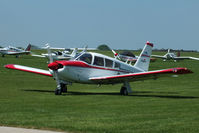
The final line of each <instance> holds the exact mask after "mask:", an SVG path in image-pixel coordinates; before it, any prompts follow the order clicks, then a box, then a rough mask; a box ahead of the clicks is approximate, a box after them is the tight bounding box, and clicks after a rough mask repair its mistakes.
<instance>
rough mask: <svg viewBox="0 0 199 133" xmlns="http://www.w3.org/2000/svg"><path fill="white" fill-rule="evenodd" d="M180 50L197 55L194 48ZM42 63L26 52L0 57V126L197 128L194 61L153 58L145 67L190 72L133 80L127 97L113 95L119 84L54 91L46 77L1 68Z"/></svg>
mask: <svg viewBox="0 0 199 133" xmlns="http://www.w3.org/2000/svg"><path fill="white" fill-rule="evenodd" d="M104 54H107V55H112V53H111V52H104ZM153 54H162V55H163V54H164V53H153ZM181 55H182V56H183V55H191V56H195V57H199V53H181ZM46 62H47V60H46V59H41V58H36V57H31V56H22V57H21V58H18V59H16V58H15V57H14V56H6V57H5V58H1V57H0V125H4V126H15V127H26V128H38V129H51V130H56V131H68V132H75V133H78V132H86V133H93V132H95V133H102V132H106V133H123V132H126V133H132V132H133V133H147V132H150V133H198V132H199V126H198V125H199V87H198V86H199V68H198V66H199V61H194V60H184V61H179V62H173V61H167V62H163V61H162V60H160V59H158V60H157V61H156V62H153V63H151V64H150V70H155V69H163V68H172V67H187V68H189V69H191V70H192V71H193V72H194V73H193V74H188V75H181V76H179V77H178V78H174V77H168V78H160V79H157V80H146V81H144V82H141V81H140V82H133V83H131V87H132V88H133V91H134V92H133V94H131V95H129V96H121V95H120V94H119V91H120V87H121V84H118V85H105V86H101V87H97V85H82V84H73V85H72V86H68V91H69V93H67V94H63V95H61V96H55V95H54V89H55V87H56V84H55V81H54V80H53V79H52V78H50V77H45V76H40V75H36V74H31V73H26V72H21V71H15V70H9V69H6V68H4V67H3V66H4V65H5V64H21V65H27V66H32V67H38V68H43V69H47V67H46V66H47V64H46Z"/></svg>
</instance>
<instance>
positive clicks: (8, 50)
mask: <svg viewBox="0 0 199 133" xmlns="http://www.w3.org/2000/svg"><path fill="white" fill-rule="evenodd" d="M30 49H31V45H30V44H29V45H28V46H27V48H26V49H25V50H23V49H19V48H16V47H12V46H8V47H5V48H0V53H1V55H2V57H5V55H16V58H17V57H18V56H19V55H22V54H30Z"/></svg>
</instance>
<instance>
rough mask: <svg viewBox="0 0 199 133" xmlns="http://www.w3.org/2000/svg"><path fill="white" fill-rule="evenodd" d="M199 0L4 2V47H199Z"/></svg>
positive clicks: (0, 23) (0, 26) (0, 39)
mask: <svg viewBox="0 0 199 133" xmlns="http://www.w3.org/2000/svg"><path fill="white" fill-rule="evenodd" d="M198 7H199V1H198V0H0V45H1V46H7V45H13V46H22V47H25V46H26V45H27V44H28V43H32V44H34V45H37V46H44V44H45V43H49V44H50V45H51V46H53V47H66V48H69V47H83V46H84V45H88V46H89V47H97V46H98V45H100V44H107V45H108V46H109V47H111V48H114V49H138V48H142V47H143V46H144V44H145V42H146V41H147V40H148V41H151V42H153V43H154V45H155V46H154V48H172V49H188V50H190V49H194V50H199V45H198V43H199V15H198V13H199V8H198Z"/></svg>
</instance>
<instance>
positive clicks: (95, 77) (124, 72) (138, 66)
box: [5, 42, 192, 95]
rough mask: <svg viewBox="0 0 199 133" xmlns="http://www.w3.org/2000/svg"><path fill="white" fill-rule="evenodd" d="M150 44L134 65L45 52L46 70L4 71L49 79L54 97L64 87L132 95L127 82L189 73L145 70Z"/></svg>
mask: <svg viewBox="0 0 199 133" xmlns="http://www.w3.org/2000/svg"><path fill="white" fill-rule="evenodd" d="M152 47H153V44H152V43H149V42H147V43H146V45H145V46H144V48H143V50H142V52H141V54H140V56H139V57H138V59H137V61H136V63H135V64H134V65H130V64H127V63H124V62H122V61H119V60H117V59H115V58H112V57H108V56H105V55H102V54H98V53H93V52H83V53H81V54H80V55H79V56H78V57H76V58H75V59H74V60H68V61H54V62H53V61H52V58H51V53H50V49H48V53H49V57H50V59H51V60H50V62H51V63H50V64H48V68H49V71H47V70H41V69H37V68H31V67H26V66H21V65H14V64H8V65H5V67H6V68H9V69H16V70H21V71H26V72H31V73H36V74H41V75H45V76H53V77H54V78H55V80H56V82H57V88H56V89H55V94H56V95H60V94H62V92H66V91H67V84H71V83H73V82H75V83H84V84H99V85H101V84H117V83H122V84H123V85H122V87H121V90H120V93H121V94H122V95H128V93H131V92H132V89H131V87H130V84H129V82H134V81H140V80H147V79H157V78H158V77H164V76H169V75H172V74H173V75H176V74H187V73H192V72H191V71H190V70H188V69H187V68H170V69H164V70H155V71H148V68H149V63H150V56H151V52H152Z"/></svg>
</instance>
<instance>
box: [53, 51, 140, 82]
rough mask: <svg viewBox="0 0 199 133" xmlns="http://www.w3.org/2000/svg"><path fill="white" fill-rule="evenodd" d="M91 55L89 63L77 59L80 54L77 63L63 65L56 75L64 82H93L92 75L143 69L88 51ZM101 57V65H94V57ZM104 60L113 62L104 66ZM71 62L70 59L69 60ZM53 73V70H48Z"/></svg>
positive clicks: (119, 73) (115, 73)
mask: <svg viewBox="0 0 199 133" xmlns="http://www.w3.org/2000/svg"><path fill="white" fill-rule="evenodd" d="M88 54H90V55H91V56H92V60H91V63H90V64H89V63H86V62H84V61H83V60H79V59H80V58H81V55H80V56H79V57H77V58H76V59H75V61H74V62H77V61H79V64H78V65H76V66H74V65H73V64H70V65H64V66H63V68H60V69H58V70H57V71H58V76H59V79H60V80H63V81H65V82H77V83H91V84H92V83H93V82H92V81H91V80H89V78H91V77H92V78H93V77H104V76H113V75H121V74H128V73H135V72H142V71H143V70H141V69H139V68H136V67H134V66H132V65H129V64H126V63H124V62H122V61H118V60H117V59H114V58H111V57H108V56H105V55H102V54H97V53H88ZM98 57H100V58H102V59H103V61H104V65H103V66H99V65H95V63H94V62H95V60H96V58H98ZM106 60H109V61H111V62H112V63H113V64H112V65H110V66H108V67H106V65H107V64H106ZM71 62H72V61H71ZM50 72H51V73H52V74H53V71H52V70H50Z"/></svg>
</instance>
